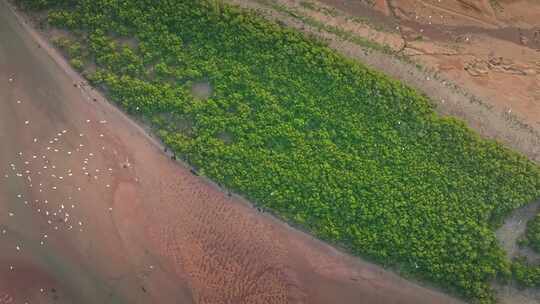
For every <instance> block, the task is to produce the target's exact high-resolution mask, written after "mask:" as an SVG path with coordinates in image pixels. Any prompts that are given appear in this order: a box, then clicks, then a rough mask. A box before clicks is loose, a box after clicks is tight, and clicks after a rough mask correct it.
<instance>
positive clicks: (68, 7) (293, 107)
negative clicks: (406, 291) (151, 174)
mask: <svg viewBox="0 0 540 304" xmlns="http://www.w3.org/2000/svg"><path fill="white" fill-rule="evenodd" d="M18 2H19V3H20V4H21V5H22V6H24V7H26V8H34V9H48V10H49V14H48V21H49V24H51V25H53V26H57V27H62V28H67V29H69V30H71V31H72V32H75V33H77V35H74V36H76V37H78V38H77V40H78V41H77V43H80V45H81V48H80V49H79V48H78V47H71V48H70V46H69V43H68V44H65V41H64V42H61V41H60V43H64V46H63V47H64V48H65V50H66V52H67V53H68V54H69V53H75V54H76V55H75V57H73V58H71V59H74V60H75V64H76V65H77V68H78V69H80V70H82V71H83V73H84V75H85V76H86V77H88V79H89V80H90V81H92V83H93V84H95V85H96V86H99V87H101V88H103V89H104V90H105V92H107V94H108V95H109V97H110V98H111V100H112V101H114V102H116V103H117V104H118V105H120V106H121V107H122V108H124V109H125V110H126V111H128V112H129V113H131V114H133V115H135V116H137V117H139V118H142V119H144V120H145V121H148V122H151V124H152V125H153V126H154V127H155V128H156V131H157V133H158V134H159V136H161V138H162V140H163V141H164V142H165V143H166V144H167V145H168V146H170V147H171V148H172V149H174V151H176V153H177V155H178V156H179V157H181V158H182V159H184V160H185V161H187V162H188V163H190V164H191V165H192V166H193V167H194V168H196V169H197V170H198V172H199V173H200V174H202V175H205V176H207V177H209V178H211V179H213V180H215V181H216V182H218V183H220V184H222V185H224V186H225V187H227V188H228V189H231V190H233V191H236V192H238V193H241V194H243V195H245V196H246V197H247V198H249V199H250V200H252V201H253V202H254V203H255V204H257V205H259V206H261V207H264V208H266V209H268V210H272V212H274V213H275V214H276V215H279V216H280V217H282V218H284V219H285V220H288V221H290V222H291V223H295V224H296V225H299V226H302V227H304V228H306V229H308V230H309V231H311V232H312V233H313V234H314V235H316V236H318V237H319V238H321V239H324V240H327V241H329V242H332V243H337V244H341V245H343V246H346V247H347V248H348V250H350V252H352V253H354V254H357V255H360V256H363V257H366V258H369V259H371V260H373V261H375V262H377V263H380V264H382V265H384V266H387V267H392V268H394V269H398V270H399V272H400V273H402V274H405V275H410V276H414V277H415V278H420V279H422V280H426V281H430V282H434V283H436V284H437V285H438V286H441V287H443V288H445V289H447V290H450V291H452V292H454V293H455V294H459V295H461V296H463V297H465V298H468V299H472V300H475V301H477V302H483V303H490V302H493V301H494V294H493V291H492V290H491V287H490V282H492V281H493V280H496V279H499V280H501V281H504V280H507V279H508V278H509V277H510V276H511V274H512V273H514V274H518V273H523V272H524V271H529V270H530V269H531V268H530V267H527V266H526V265H525V264H516V265H515V266H514V267H512V265H513V264H512V263H511V262H510V261H509V260H508V259H507V258H506V256H505V253H504V252H503V250H502V248H501V247H500V246H499V244H498V243H497V240H496V238H495V233H494V229H495V228H496V227H498V226H499V225H500V224H501V222H502V220H503V219H504V217H505V216H506V215H508V213H509V212H511V211H512V210H513V209H515V208H517V207H520V206H523V205H525V204H527V203H530V202H532V201H534V200H535V199H537V198H539V197H540V169H539V167H538V166H537V165H536V164H534V163H532V162H530V161H529V160H528V159H526V158H525V157H523V156H521V155H519V154H518V153H515V152H512V151H510V150H509V149H507V148H505V147H504V146H502V145H500V144H498V143H496V142H493V141H489V140H484V139H481V138H480V137H479V136H478V135H477V134H475V133H474V132H472V131H471V130H470V129H468V128H467V127H466V126H465V125H464V124H463V123H462V122H461V121H459V120H457V119H454V118H449V117H441V116H439V115H437V114H436V113H435V112H434V110H433V107H432V105H431V104H430V101H429V100H428V99H427V98H426V97H425V96H423V95H421V94H420V93H418V92H417V91H415V90H413V89H411V88H409V87H407V86H405V85H403V84H401V83H400V82H398V81H395V80H392V79H389V78H388V77H386V76H384V75H382V74H381V73H378V72H376V71H373V70H371V69H368V68H366V67H365V66H363V65H362V64H360V63H358V62H354V61H352V60H349V59H346V58H344V57H343V56H341V55H339V54H337V53H336V52H335V51H333V50H332V49H330V48H329V47H328V46H326V45H325V43H323V42H320V41H317V40H315V39H312V38H309V37H305V36H303V35H302V34H300V33H299V32H296V31H293V30H291V29H288V28H285V27H283V26H280V25H278V24H276V23H272V22H270V21H266V20H264V19H263V18H262V17H260V16H258V15H257V14H256V13H254V12H247V11H244V10H241V9H239V8H235V7H231V6H229V5H225V4H222V3H220V2H218V1H204V0H200V1H187V0H186V1H179V0H177V1H172V0H164V1H153V0H137V1H136V0H80V1H72V0H63V1H51V0H19V1H18ZM73 43H75V42H73ZM60 47H62V45H60ZM88 66H93V68H92V69H90V68H87V67H88ZM96 67H97V68H96ZM201 83H203V84H206V85H207V86H209V87H210V88H211V92H210V96H209V97H208V98H200V97H196V94H193V90H194V85H197V84H201ZM518 266H523V267H522V268H519V269H517V268H516V267H518ZM513 268H514V269H513ZM523 269H525V270H523ZM527 269H529V270H527ZM512 270H514V271H512Z"/></svg>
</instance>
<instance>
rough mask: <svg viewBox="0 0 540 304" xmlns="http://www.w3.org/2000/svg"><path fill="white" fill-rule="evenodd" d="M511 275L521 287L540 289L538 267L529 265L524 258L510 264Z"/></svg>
mask: <svg viewBox="0 0 540 304" xmlns="http://www.w3.org/2000/svg"><path fill="white" fill-rule="evenodd" d="M512 274H513V277H514V279H515V280H516V282H517V283H518V284H519V286H521V287H540V265H530V264H529V263H528V262H527V259H526V258H518V259H516V260H515V261H514V262H513V263H512Z"/></svg>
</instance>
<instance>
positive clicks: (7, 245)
mask: <svg viewBox="0 0 540 304" xmlns="http://www.w3.org/2000/svg"><path fill="white" fill-rule="evenodd" d="M94 99H95V100H94ZM0 173H1V174H0V248H1V250H0V303H231V304H242V303H245V304H248V303H249V304H257V303H272V304H273V303H309V304H317V303H321V304H322V303H343V304H346V303H411V304H412V303H414V304H418V303H458V302H459V301H457V300H454V299H452V298H450V297H448V296H445V295H443V294H442V293H440V292H438V291H434V290H432V289H428V288H425V287H421V286H418V285H416V284H414V283H411V282H408V281H406V280H404V279H402V278H400V277H398V276H396V275H395V274H392V273H390V272H387V271H385V270H383V269H381V268H380V267H378V266H374V265H372V264H370V263H367V262H363V261H361V260H359V259H357V258H352V257H349V256H347V255H345V254H343V253H341V252H339V251H337V250H335V249H333V248H332V247H330V246H328V245H325V244H323V243H321V242H319V241H317V240H314V239H313V238H311V237H310V236H308V235H306V234H304V233H302V232H299V231H297V230H294V229H292V228H290V227H288V226H287V225H285V224H283V223H281V222H279V221H277V220H275V219H274V218H272V217H271V216H268V215H266V214H263V213H260V212H257V211H256V210H255V209H254V208H252V207H251V206H250V205H249V204H248V203H247V202H245V201H243V200H242V199H240V198H238V197H236V196H234V195H232V196H230V195H229V194H228V193H227V192H226V191H223V190H221V189H219V188H218V187H217V186H215V185H213V184H211V183H210V182H208V181H206V180H204V179H202V178H200V177H197V176H195V175H193V174H192V173H190V170H189V168H187V167H186V166H185V165H183V164H180V163H178V162H176V161H173V160H171V159H170V157H168V156H167V155H166V154H164V153H162V148H160V146H159V145H158V144H157V143H156V142H155V141H154V140H153V139H152V138H150V137H149V136H147V135H146V134H145V132H144V130H142V129H141V128H140V127H139V126H137V125H136V124H135V123H133V122H132V121H130V120H129V119H128V118H127V117H126V116H125V115H124V114H122V113H121V112H120V111H118V110H117V109H116V108H114V107H113V106H112V105H110V104H109V103H108V102H107V101H106V100H104V99H103V97H102V96H101V95H99V94H98V93H97V92H96V91H95V90H93V89H92V88H90V87H88V86H87V85H86V84H85V82H84V81H83V80H82V79H81V78H80V77H79V76H78V75H77V74H76V73H74V72H73V71H72V70H70V69H69V68H68V67H67V65H66V63H65V61H64V60H63V59H62V58H61V57H60V55H59V54H58V53H56V52H55V51H54V50H52V49H51V48H50V47H49V46H48V44H47V43H45V42H44V41H43V40H42V39H41V38H40V37H39V36H38V35H37V34H36V32H33V31H31V30H30V29H29V27H28V25H26V24H24V23H22V19H19V21H18V20H16V19H15V17H14V15H13V14H12V12H11V10H10V9H9V8H8V6H7V5H6V4H5V2H1V1H0ZM3 231H5V232H3Z"/></svg>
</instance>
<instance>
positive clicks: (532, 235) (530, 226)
mask: <svg viewBox="0 0 540 304" xmlns="http://www.w3.org/2000/svg"><path fill="white" fill-rule="evenodd" d="M521 245H524V246H529V247H530V248H531V249H533V250H534V251H536V252H538V253H540V213H538V214H537V215H536V216H535V217H534V218H532V219H531V220H530V221H529V222H528V223H527V230H526V231H525V237H524V238H523V240H522V241H521Z"/></svg>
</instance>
